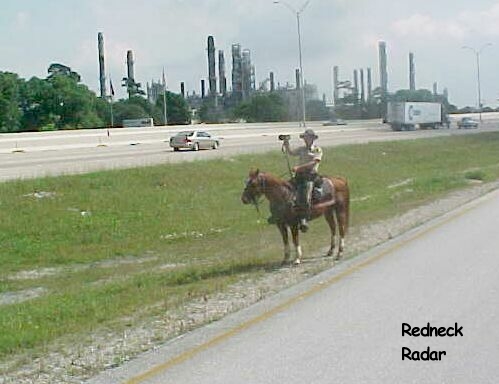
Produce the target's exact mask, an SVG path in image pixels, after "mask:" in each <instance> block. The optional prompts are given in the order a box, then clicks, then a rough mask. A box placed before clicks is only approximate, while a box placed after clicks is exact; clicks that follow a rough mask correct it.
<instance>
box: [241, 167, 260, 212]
mask: <svg viewBox="0 0 499 384" xmlns="http://www.w3.org/2000/svg"><path fill="white" fill-rule="evenodd" d="M264 183H265V180H264V177H263V173H261V172H260V170H258V169H257V170H256V171H254V170H251V171H250V173H249V177H248V178H247V179H246V182H245V187H244V190H243V194H242V195H241V201H242V202H243V204H255V205H257V202H258V198H259V197H260V196H261V195H262V194H263V187H264Z"/></svg>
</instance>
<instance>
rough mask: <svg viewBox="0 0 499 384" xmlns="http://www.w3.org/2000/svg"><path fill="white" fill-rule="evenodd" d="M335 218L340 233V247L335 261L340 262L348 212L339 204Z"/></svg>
mask: <svg viewBox="0 0 499 384" xmlns="http://www.w3.org/2000/svg"><path fill="white" fill-rule="evenodd" d="M336 217H337V218H338V229H339V233H340V245H339V247H338V255H337V256H336V260H340V259H341V258H342V256H343V248H344V247H345V234H346V231H347V226H348V212H347V211H346V209H345V207H344V206H342V205H341V204H340V205H338V206H337V208H336Z"/></svg>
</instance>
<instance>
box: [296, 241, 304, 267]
mask: <svg viewBox="0 0 499 384" xmlns="http://www.w3.org/2000/svg"><path fill="white" fill-rule="evenodd" d="M302 255H303V252H302V250H301V245H297V246H296V259H295V265H296V264H300V263H301V257H302Z"/></svg>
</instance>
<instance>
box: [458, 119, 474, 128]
mask: <svg viewBox="0 0 499 384" xmlns="http://www.w3.org/2000/svg"><path fill="white" fill-rule="evenodd" d="M457 128H458V129H461V128H463V129H468V128H478V121H476V120H473V119H472V118H471V117H463V118H462V119H461V120H459V121H458V122H457Z"/></svg>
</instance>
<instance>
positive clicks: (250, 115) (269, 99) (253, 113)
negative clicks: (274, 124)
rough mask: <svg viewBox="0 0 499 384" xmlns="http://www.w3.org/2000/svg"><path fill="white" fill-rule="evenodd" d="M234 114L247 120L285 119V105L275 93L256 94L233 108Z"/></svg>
mask: <svg viewBox="0 0 499 384" xmlns="http://www.w3.org/2000/svg"><path fill="white" fill-rule="evenodd" d="M234 116H235V117H237V118H241V119H244V120H246V121H247V122H252V123H253V122H271V121H286V117H287V107H286V104H285V103H284V101H283V99H282V98H281V96H280V95H278V94H277V93H270V94H257V95H255V96H253V97H251V99H249V100H248V101H245V102H243V103H241V104H239V105H238V106H237V107H236V108H235V109H234Z"/></svg>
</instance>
